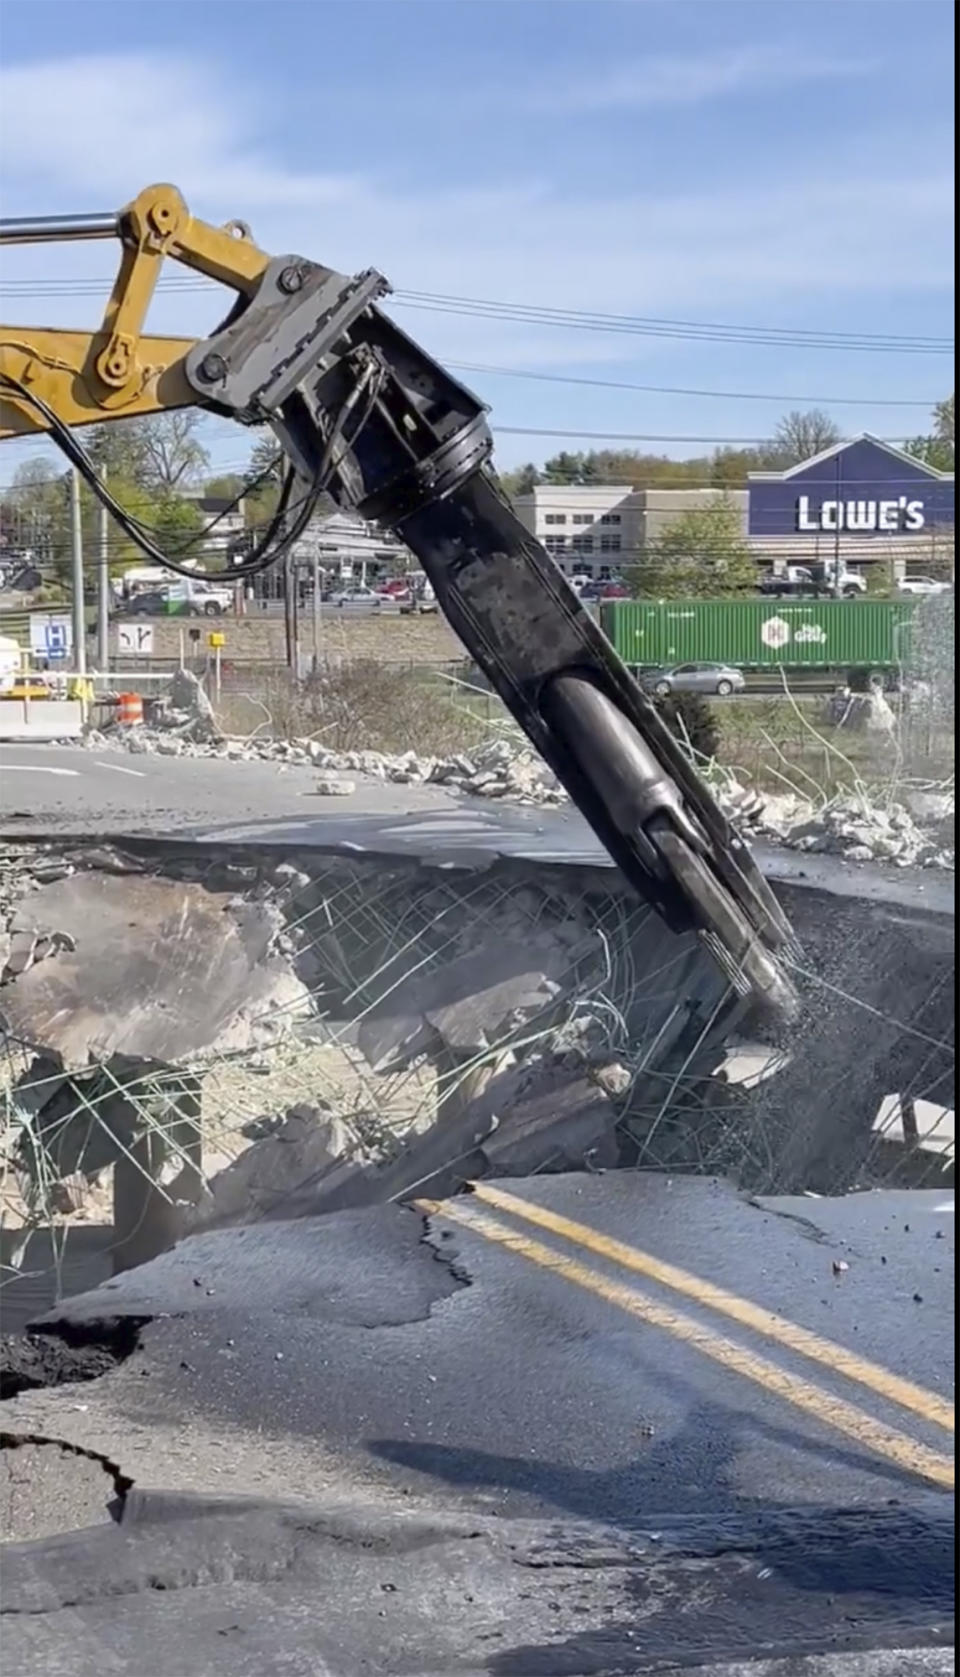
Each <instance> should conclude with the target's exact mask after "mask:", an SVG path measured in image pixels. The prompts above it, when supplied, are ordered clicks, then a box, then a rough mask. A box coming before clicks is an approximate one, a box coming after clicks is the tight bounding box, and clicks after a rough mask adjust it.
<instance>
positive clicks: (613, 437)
mask: <svg viewBox="0 0 960 1677" xmlns="http://www.w3.org/2000/svg"><path fill="white" fill-rule="evenodd" d="M491 429H492V430H493V431H494V432H495V433H496V434H497V435H498V436H506V437H560V438H566V439H567V440H568V441H570V440H572V441H577V440H580V441H583V442H611V443H696V444H699V445H709V446H710V447H713V448H756V447H758V446H761V447H762V446H763V445H764V444H766V443H769V442H770V438H769V437H756V436H755V437H698V436H691V435H686V434H685V435H682V436H681V435H667V434H664V433H654V432H644V431H579V430H577V431H558V430H548V429H546V428H544V427H541V426H539V425H497V424H493V425H492V426H491ZM904 440H905V439H904V438H903V437H902V436H897V437H878V438H877V441H878V442H886V443H893V444H897V443H901V442H903V441H904Z"/></svg>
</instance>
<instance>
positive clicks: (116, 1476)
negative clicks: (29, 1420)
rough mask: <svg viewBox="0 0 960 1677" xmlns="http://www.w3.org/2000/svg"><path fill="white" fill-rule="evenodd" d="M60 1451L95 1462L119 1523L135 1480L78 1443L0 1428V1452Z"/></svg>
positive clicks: (117, 1464)
mask: <svg viewBox="0 0 960 1677" xmlns="http://www.w3.org/2000/svg"><path fill="white" fill-rule="evenodd" d="M31 1448H34V1449H40V1450H47V1449H49V1450H59V1451H60V1454H61V1455H63V1456H78V1457H79V1458H80V1459H81V1460H82V1461H90V1462H95V1463H96V1465H97V1466H98V1467H101V1468H102V1469H103V1471H104V1473H105V1474H106V1475H107V1477H108V1479H110V1480H112V1482H113V1490H114V1501H113V1502H112V1503H110V1504H109V1505H108V1507H109V1512H110V1516H111V1518H112V1519H114V1520H116V1521H118V1522H119V1521H120V1519H121V1518H122V1516H123V1508H124V1504H125V1502H126V1500H127V1497H128V1495H129V1494H130V1492H131V1491H132V1490H133V1485H134V1481H133V1480H132V1479H131V1478H130V1477H129V1476H128V1475H127V1474H126V1473H124V1471H123V1469H122V1468H121V1467H120V1465H119V1463H118V1462H115V1461H111V1459H110V1457H109V1456H104V1455H102V1454H101V1452H100V1451H99V1450H88V1449H86V1448H85V1447H84V1446H83V1445H81V1444H70V1443H68V1442H67V1440H66V1439H65V1438H50V1437H49V1436H48V1435H47V1434H46V1433H40V1432H8V1431H6V1429H5V1428H0V1450H27V1449H31ZM2 1611H3V1608H2V1607H0V1612H2Z"/></svg>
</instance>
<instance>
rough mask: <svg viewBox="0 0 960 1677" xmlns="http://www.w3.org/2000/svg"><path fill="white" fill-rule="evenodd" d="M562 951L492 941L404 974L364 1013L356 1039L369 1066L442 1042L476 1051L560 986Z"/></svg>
mask: <svg viewBox="0 0 960 1677" xmlns="http://www.w3.org/2000/svg"><path fill="white" fill-rule="evenodd" d="M568 972H569V956H568V955H566V953H565V952H563V951H561V950H559V949H557V948H554V949H552V950H551V949H549V948H545V949H542V950H541V949H535V950H533V951H532V952H531V949H530V947H529V945H527V946H524V945H520V944H511V943H504V942H502V941H498V942H496V943H488V944H487V945H486V946H485V947H483V948H481V949H477V950H474V951H473V952H471V953H470V954H467V955H462V956H460V957H459V958H457V959H454V960H451V961H445V962H443V963H442V964H441V965H438V966H436V967H433V968H432V969H431V970H428V971H421V972H414V973H412V974H411V975H410V976H409V977H407V978H405V979H404V980H403V981H402V982H401V983H400V984H398V985H397V986H396V988H395V989H394V990H393V991H392V992H391V993H390V994H389V995H388V996H387V997H385V999H384V1000H383V1001H382V1002H381V1003H380V1004H379V1005H378V1006H377V1007H375V1008H374V1009H373V1010H372V1012H371V1013H370V1014H369V1016H368V1017H367V1018H366V1019H364V1020H363V1022H362V1024H361V1026H360V1030H359V1033H358V1042H359V1046H360V1048H361V1050H362V1052H363V1053H364V1054H365V1055H366V1058H367V1059H368V1060H369V1062H370V1064H371V1066H373V1068H374V1070H376V1071H385V1070H387V1069H388V1068H390V1067H392V1068H396V1067H398V1066H400V1065H402V1064H403V1063H405V1062H408V1061H409V1060H411V1059H413V1058H415V1057H416V1056H418V1055H420V1054H426V1053H430V1052H431V1051H435V1050H436V1049H437V1048H440V1047H445V1048H450V1049H455V1050H459V1051H461V1052H465V1053H478V1052H481V1051H482V1050H483V1049H486V1048H489V1047H490V1046H491V1044H493V1043H494V1042H496V1041H497V1040H498V1039H500V1038H502V1036H503V1034H504V1032H505V1031H506V1030H507V1029H508V1028H509V1027H510V1025H511V1024H513V1023H517V1022H519V1021H520V1020H521V1019H522V1018H524V1017H526V1018H530V1017H532V1016H534V1015H536V1014H538V1013H541V1012H542V1011H543V1010H544V1008H546V1007H548V1006H549V1004H550V1003H551V1002H552V1001H553V1000H554V999H555V997H556V996H557V995H559V993H560V989H561V983H562V980H563V979H564V978H565V977H566V976H567V974H568Z"/></svg>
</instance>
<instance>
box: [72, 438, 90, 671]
mask: <svg viewBox="0 0 960 1677" xmlns="http://www.w3.org/2000/svg"><path fill="white" fill-rule="evenodd" d="M70 547H71V557H72V588H73V599H72V602H71V603H72V607H73V613H72V615H73V667H74V669H75V670H76V672H77V675H86V673H87V619H86V612H85V610H84V599H83V520H82V517H81V511H80V473H79V472H78V471H77V468H76V466H74V468H73V471H72V472H71V473H70Z"/></svg>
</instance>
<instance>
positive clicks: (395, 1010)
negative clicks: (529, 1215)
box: [0, 844, 716, 1269]
mask: <svg viewBox="0 0 960 1677" xmlns="http://www.w3.org/2000/svg"><path fill="white" fill-rule="evenodd" d="M14 848H19V854H16V855H14V854H12V853H11V855H10V856H9V857H8V858H5V864H6V865H5V868H4V870H2V871H0V933H2V935H3V937H4V939H5V946H6V949H5V956H4V966H3V969H2V981H0V1042H2V1043H3V1044H4V1046H5V1047H6V1051H7V1056H8V1075H7V1079H6V1087H5V1090H4V1091H3V1092H2V1104H3V1106H4V1108H5V1112H6V1124H5V1134H4V1137H3V1147H2V1149H0V1151H2V1152H4V1153H5V1154H6V1157H7V1162H8V1165H9V1166H12V1168H13V1170H14V1174H15V1176H16V1178H17V1179H18V1180H19V1182H20V1183H21V1189H22V1192H23V1194H24V1195H25V1203H24V1213H23V1215H24V1219H25V1222H26V1225H27V1226H28V1232H29V1227H37V1226H39V1223H40V1222H42V1221H43V1220H44V1219H49V1218H51V1217H65V1218H68V1219H71V1220H72V1219H75V1218H77V1217H81V1218H82V1217H83V1216H84V1215H85V1211H84V1190H85V1187H86V1188H88V1189H89V1187H90V1184H91V1183H92V1184H94V1186H95V1189H96V1191H97V1192H99V1189H98V1188H96V1185H97V1184H98V1183H99V1182H100V1180H101V1178H102V1177H103V1175H104V1173H105V1172H107V1173H109V1172H111V1171H112V1172H113V1221H114V1225H115V1232H116V1237H117V1238H116V1240H115V1243H114V1245H115V1255H114V1257H115V1267H116V1268H118V1269H121V1268H125V1267H129V1266H130V1264H132V1263H138V1262H142V1261H144V1260H145V1259H146V1258H149V1257H150V1256H152V1255H154V1253H155V1252H156V1251H158V1250H163V1249H164V1248H165V1247H167V1246H169V1245H170V1244H171V1243H172V1242H173V1241H175V1240H176V1239H178V1238H179V1237H180V1235H181V1234H182V1233H183V1232H184V1230H185V1229H187V1228H192V1227H196V1226H199V1225H203V1224H206V1223H208V1222H210V1221H213V1222H222V1221H226V1222H235V1221H243V1220H248V1219H251V1220H253V1219H258V1218H260V1217H263V1216H265V1215H273V1214H276V1215H285V1216H286V1215H296V1214H298V1211H300V1212H302V1211H303V1209H304V1207H306V1206H309V1208H310V1209H311V1210H314V1211H315V1210H317V1209H333V1208H334V1207H335V1206H339V1205H353V1204H364V1203H371V1202H373V1201H379V1200H382V1199H389V1198H394V1197H397V1196H399V1195H402V1194H405V1193H407V1192H412V1191H413V1190H414V1188H415V1187H416V1186H417V1185H422V1184H423V1183H424V1182H430V1181H434V1182H437V1183H439V1184H442V1185H444V1186H445V1187H447V1188H454V1187H456V1186H459V1185H460V1183H461V1182H462V1181H463V1180H464V1179H465V1177H466V1176H467V1175H483V1174H487V1173H488V1172H489V1171H490V1170H492V1169H494V1168H495V1169H496V1170H497V1171H498V1172H499V1173H500V1174H510V1173H512V1172H517V1173H522V1172H525V1171H526V1170H528V1169H559V1168H582V1167H583V1166H584V1164H585V1162H586V1161H588V1160H590V1159H600V1158H601V1157H602V1158H603V1159H604V1160H605V1161H606V1162H610V1161H611V1160H612V1158H613V1157H614V1155H615V1152H616V1148H615V1144H614V1139H613V1138H614V1134H615V1129H616V1123H617V1111H616V1109H615V1107H614V1105H613V1104H612V1103H611V1097H610V1093H609V1090H610V1089H612V1088H613V1087H614V1085H615V1084H616V1082H617V1077H616V1074H613V1075H612V1081H610V1082H609V1085H608V1087H607V1089H605V1088H604V1086H602V1084H601V1083H600V1082H599V1081H597V1080H596V1077H595V1075H594V1074H595V1071H596V1069H597V1065H598V1064H599V1062H600V1061H604V1063H605V1062H606V1061H609V1058H610V1055H609V1051H607V1052H606V1053H605V1055H604V1053H603V1052H601V1053H600V1054H599V1057H598V1055H597V1054H596V1053H595V1052H593V1050H595V1049H596V1047H597V1045H598V1042H599V1046H600V1048H601V1050H602V1049H603V1038H604V1033H603V1031H598V1032H597V1033H595V1036H596V1039H597V1040H594V1038H592V1037H591V1035H590V1032H589V1030H586V1029H579V1030H578V1029H574V1028H573V1027H572V1025H571V1019H570V1009H571V1006H573V1005H574V1004H575V999H576V995H577V993H578V988H579V986H581V985H582V984H583V983H584V982H585V981H587V980H588V979H589V978H590V975H591V973H592V974H593V978H594V980H595V979H596V976H597V974H598V972H599V971H600V967H601V965H602V962H601V943H600V941H599V940H598V938H597V935H596V931H595V929H594V928H593V926H592V924H591V920H590V915H589V913H587V912H586V911H585V910H584V909H583V907H582V906H577V905H575V904H574V903H573V902H571V903H569V904H568V905H567V907H566V909H565V910H564V912H563V913H562V914H561V913H560V912H559V911H558V910H557V909H551V908H549V907H548V906H547V905H546V904H545V903H544V902H543V901H542V900H540V899H539V898H538V897H537V894H536V893H535V892H534V891H533V890H531V889H528V891H527V893H526V894H525V893H524V892H523V891H519V892H518V893H516V894H515V897H514V899H513V901H512V902H510V901H507V900H505V899H504V897H503V892H502V887H500V886H495V887H494V888H492V889H491V893H490V896H491V900H490V903H489V905H488V908H487V910H486V912H484V911H483V910H482V909H481V908H480V905H479V904H475V903H474V902H473V901H472V900H471V893H470V892H469V891H468V892H467V896H466V898H465V899H464V900H461V898H460V894H459V892H458V890H457V887H456V886H455V885H454V884H452V883H451V882H448V881H447V880H446V879H445V877H444V876H443V875H440V874H436V873H431V872H430V871H429V870H422V869H419V870H416V871H415V872H412V871H411V870H409V869H406V870H405V869H403V868H400V869H398V870H397V873H396V878H395V879H394V878H392V876H391V875H390V873H389V870H385V869H384V868H383V867H382V866H381V867H380V868H379V869H378V873H377V887H378V890H379V891H380V892H381V893H385V896H382V897H381V898H380V901H379V904H378V906H377V909H376V915H377V918H376V920H374V921H372V922H369V923H368V922H366V921H361V923H360V924H359V925H358V926H357V927H356V928H355V927H354V924H353V915H354V913H355V912H360V913H364V912H365V911H366V910H367V909H368V908H369V903H370V880H371V872H370V867H369V866H368V867H367V868H366V870H364V868H363V867H362V866H355V865H354V864H352V863H344V864H341V865H340V875H339V876H338V878H337V880H336V881H334V880H333V879H332V878H331V879H330V880H329V882H327V878H326V877H325V876H322V877H321V878H319V879H318V878H315V877H311V875H310V873H308V872H306V871H304V869H303V867H302V865H300V866H298V865H296V864H295V863H294V862H292V861H286V860H285V861H282V862H279V863H278V862H277V861H276V860H272V861H269V862H268V861H262V862H261V863H259V864H253V863H250V864H248V865H245V864H243V863H242V862H240V861H239V860H238V861H229V860H227V859H226V858H225V857H221V858H219V859H218V860H217V861H216V862H213V861H210V860H207V861H206V862H204V863H200V862H199V861H197V860H184V859H182V858H180V859H179V860H177V861H172V862H171V863H169V864H168V866H167V869H166V870H164V869H163V868H162V867H158V866H157V865H156V864H155V865H153V866H150V865H149V864H147V863H146V862H145V861H143V860H139V859H138V858H137V857H136V856H134V855H130V854H125V853H120V852H118V851H116V850H112V849H110V848H108V847H104V846H102V845H100V846H97V847H92V848H90V849H89V850H87V849H84V848H83V847H77V848H73V849H71V851H70V852H69V853H65V854H57V853H55V852H54V848H53V847H52V846H51V845H49V844H45V845H43V846H42V847H33V848H31V847H30V846H29V845H26V846H22V847H14ZM297 860H298V861H301V862H302V859H301V858H297ZM330 866H331V864H329V862H325V863H324V864H323V867H324V869H327V870H329V868H330ZM204 868H206V869H207V870H208V871H207V875H206V876H205V877H200V875H201V874H202V873H203V870H204ZM354 875H355V876H356V877H354ZM341 876H342V877H341ZM391 893H392V899H393V905H394V906H393V907H392V908H391V906H390V901H389V899H390V897H391ZM525 895H526V896H529V898H530V900H529V902H527V901H526V900H525ZM348 897H349V898H350V899H351V900H352V901H353V903H354V907H353V908H352V909H351V901H350V900H348ZM331 902H333V903H336V904H337V905H338V908H339V911H340V912H339V916H333V917H331V915H330V911H329V904H330V903H331ZM631 912H634V913H635V912H640V913H643V912H644V911H643V910H642V909H639V910H631ZM418 923H419V924H420V925H421V930H420V932H419V934H417V932H416V930H415V928H416V926H417V924H418ZM656 925H657V928H658V931H659V930H660V927H659V922H656ZM511 927H512V928H513V936H512V937H511V935H510V928H511ZM525 928H526V929H525ZM519 933H523V935H522V936H519V935H518V934H519ZM662 935H667V934H665V933H663V934H662ZM678 970H679V971H681V972H685V971H686V968H685V967H681V968H679V969H678ZM703 970H704V973H705V974H707V975H708V977H709V979H710V984H711V985H712V983H713V978H712V968H711V967H710V964H709V963H705V964H704V965H703ZM708 988H709V986H708ZM708 1005H709V1007H710V1008H711V1010H712V1009H714V1008H715V1006H716V1001H715V998H713V993H712V989H711V992H710V999H709V1001H708ZM657 1006H658V1007H659V1006H660V1000H659V996H658V998H657ZM667 1006H668V1010H669V1003H668V1004H667ZM324 1019H325V1021H326V1022H325V1023H324V1022H323V1021H324ZM583 1024H584V1021H583V1020H582V1019H581V1020H580V1025H581V1026H583ZM678 1028H679V1027H678ZM318 1030H319V1031H320V1033H321V1036H320V1037H319V1038H318V1037H316V1036H315V1034H314V1036H311V1032H313V1033H316V1032H317V1031H318ZM324 1033H326V1034H327V1036H328V1039H329V1041H330V1043H331V1048H330V1050H329V1052H330V1053H332V1054H334V1055H340V1057H341V1058H343V1055H344V1053H345V1049H343V1048H338V1047H337V1046H336V1044H337V1042H338V1041H340V1042H344V1043H349V1042H353V1043H354V1045H355V1046H354V1048H353V1049H352V1050H350V1052H351V1053H352V1054H353V1055H354V1058H355V1059H357V1058H358V1059H359V1062H362V1065H363V1066H365V1068H366V1070H365V1072H361V1071H360V1070H359V1069H358V1071H357V1073H356V1074H355V1078H354V1083H353V1093H351V1092H350V1084H349V1082H348V1083H347V1084H345V1085H344V1086H343V1093H342V1098H341V1101H340V1103H339V1104H337V1105H331V1104H330V1103H329V1102H325V1101H323V1100H319V1099H318V1098H317V1097H316V1095H314V1097H313V1098H308V1099H306V1100H300V1101H298V1102H294V1103H293V1104H292V1105H290V1106H288V1107H287V1108H286V1109H285V1113H286V1115H285V1116H282V1115H281V1114H278V1113H277V1110H276V1108H274V1109H273V1111H272V1112H267V1113H265V1114H264V1116H263V1117H262V1118H261V1119H260V1120H258V1121H256V1122H254V1123H253V1124H248V1125H247V1126H244V1130H245V1135H244V1139H245V1140H251V1139H252V1141H253V1145H252V1146H250V1147H249V1148H245V1149H244V1150H243V1151H242V1152H241V1153H240V1157H239V1158H238V1159H231V1158H230V1157H229V1155H228V1158H227V1160H224V1159H223V1157H222V1155H221V1156H220V1158H219V1159H218V1157H217V1153H216V1149H214V1150H213V1152H212V1153H205V1151H204V1147H205V1141H204V1119H203V1112H204V1099H205V1094H204V1090H205V1088H206V1082H205V1080H206V1079H207V1078H208V1075H209V1073H208V1069H207V1068H208V1067H212V1066H214V1065H216V1066H220V1065H221V1064H222V1063H223V1062H224V1061H225V1060H227V1061H230V1060H233V1059H235V1061H236V1063H237V1066H238V1068H239V1069H238V1075H241V1076H242V1075H245V1076H246V1080H247V1084H248V1085H249V1084H251V1083H252V1084H254V1085H255V1084H256V1081H257V1076H258V1074H259V1071H260V1069H261V1068H262V1067H263V1066H269V1065H270V1063H271V1054H273V1053H275V1052H276V1050H277V1045H278V1044H279V1043H281V1042H283V1041H285V1040H288V1039H289V1040H290V1042H291V1044H292V1053H293V1060H294V1062H296V1060H297V1059H298V1057H299V1058H301V1060H303V1062H304V1063H305V1064H309V1063H312V1061H311V1056H316V1055H318V1054H319V1055H321V1056H322V1055H323V1053H324V1052H325V1050H324V1048H323V1046H322V1042H323V1034H324ZM669 1040H671V1039H670V1035H669V1032H668V1033H665V1034H664V1035H663V1037H662V1041H664V1042H665V1043H666V1042H669ZM314 1041H315V1042H317V1043H318V1046H317V1047H311V1043H312V1042H314ZM503 1045H506V1046H503ZM591 1052H593V1059H594V1061H595V1062H597V1064H589V1061H590V1054H591ZM244 1067H247V1068H248V1070H247V1071H246V1073H245V1074H244V1072H243V1068H244ZM218 1075H219V1073H218ZM418 1079H419V1080H420V1082H421V1083H422V1085H423V1088H424V1089H427V1088H431V1089H432V1090H433V1091H434V1093H433V1094H432V1096H431V1098H430V1101H429V1104H427V1103H426V1100H425V1098H422V1099H421V1107H420V1110H419V1112H418V1113H417V1114H411V1115H410V1116H408V1117H406V1118H404V1119H402V1121H401V1115H400V1113H399V1112H397V1113H396V1115H395V1114H394V1113H393V1112H392V1111H391V1107H390V1101H391V1099H395V1098H396V1095H397V1094H398V1093H399V1092H400V1091H401V1089H402V1087H403V1085H404V1084H405V1083H410V1082H411V1080H412V1081H413V1083H416V1082H417V1080H418ZM424 1080H425V1081H424ZM378 1085H379V1086H380V1088H381V1089H382V1091H383V1093H382V1095H380V1097H379V1099H378V1096H377V1093H376V1090H377V1086H378ZM301 1086H302V1084H301ZM304 1094H308V1090H307V1089H306V1088H305V1089H304ZM358 1102H359V1103H360V1104H359V1105H358ZM364 1103H366V1106H365V1109H364ZM239 1128H240V1126H239V1124H238V1123H237V1122H236V1121H235V1129H236V1130H239ZM234 1142H235V1144H236V1145H237V1146H241V1145H242V1144H241V1143H240V1142H239V1141H238V1138H237V1136H236V1135H235V1136H234ZM611 1149H612V1151H611ZM465 1161H469V1169H467V1168H465ZM219 1166H225V1168H218V1167H219ZM208 1178H209V1179H208ZM280 1206H283V1207H284V1209H283V1211H282V1212H281V1211H280V1210H279V1209H278V1208H279V1207H280ZM104 1210H107V1207H104ZM107 1214H109V1213H107ZM38 1220H39V1221H38Z"/></svg>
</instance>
